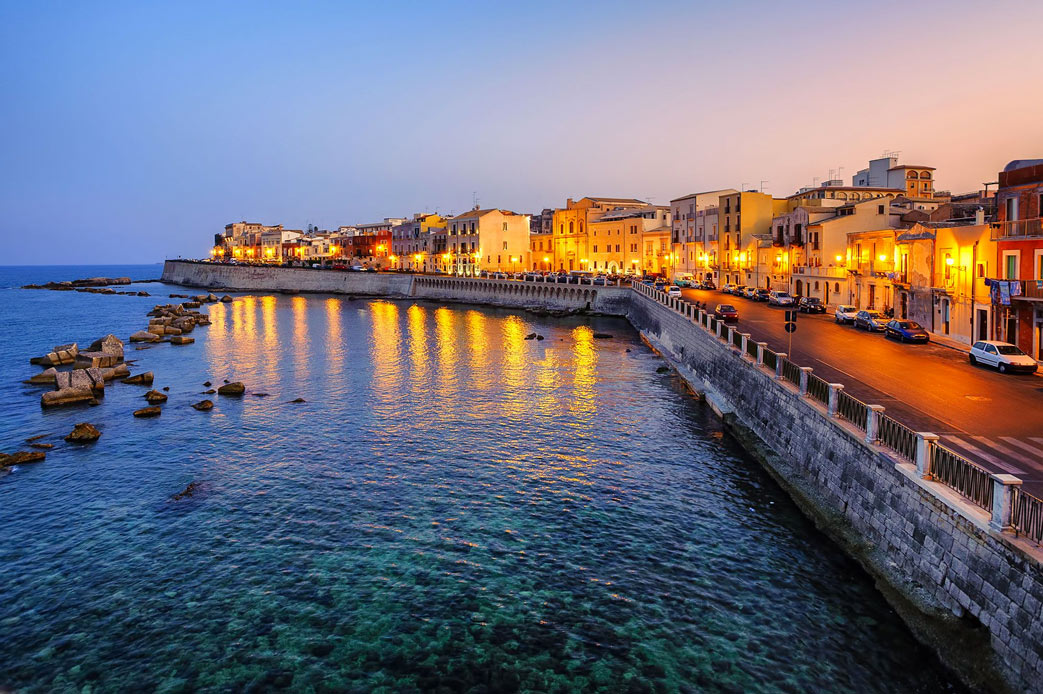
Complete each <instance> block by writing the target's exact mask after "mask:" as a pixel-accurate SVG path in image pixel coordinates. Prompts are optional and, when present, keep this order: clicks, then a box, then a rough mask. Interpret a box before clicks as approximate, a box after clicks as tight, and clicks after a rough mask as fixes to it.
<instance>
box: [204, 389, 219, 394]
mask: <svg viewBox="0 0 1043 694" xmlns="http://www.w3.org/2000/svg"><path fill="white" fill-rule="evenodd" d="M216 392H217V391H216V390H214V389H213V388H211V389H210V390H204V391H203V395H213V394H214V393H216Z"/></svg>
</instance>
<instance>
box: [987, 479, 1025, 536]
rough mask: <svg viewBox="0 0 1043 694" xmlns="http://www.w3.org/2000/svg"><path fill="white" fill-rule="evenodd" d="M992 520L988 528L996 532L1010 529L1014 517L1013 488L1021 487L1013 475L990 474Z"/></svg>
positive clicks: (1019, 481) (1018, 480)
mask: <svg viewBox="0 0 1043 694" xmlns="http://www.w3.org/2000/svg"><path fill="white" fill-rule="evenodd" d="M989 476H990V477H991V478H992V519H991V520H989V527H990V528H992V529H993V530H995V531H996V532H1003V531H1004V530H1010V529H1011V519H1012V518H1013V516H1014V513H1013V511H1014V508H1013V506H1014V494H1013V492H1014V487H1017V486H1020V485H1021V480H1020V479H1018V478H1017V477H1015V476H1014V475H1006V474H992V475H989Z"/></svg>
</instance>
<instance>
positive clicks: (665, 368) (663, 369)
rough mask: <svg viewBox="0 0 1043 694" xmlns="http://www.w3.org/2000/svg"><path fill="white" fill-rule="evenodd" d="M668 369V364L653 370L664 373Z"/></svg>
mask: <svg viewBox="0 0 1043 694" xmlns="http://www.w3.org/2000/svg"><path fill="white" fill-rule="evenodd" d="M669 370H670V367H669V366H660V367H659V368H658V369H656V370H655V372H656V373H657V374H665V373H666V372H667V371H669Z"/></svg>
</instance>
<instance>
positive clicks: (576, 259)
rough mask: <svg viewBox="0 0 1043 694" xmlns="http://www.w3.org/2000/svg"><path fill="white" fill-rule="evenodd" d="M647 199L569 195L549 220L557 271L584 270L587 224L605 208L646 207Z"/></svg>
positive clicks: (587, 240) (587, 233)
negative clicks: (575, 197)
mask: <svg viewBox="0 0 1043 694" xmlns="http://www.w3.org/2000/svg"><path fill="white" fill-rule="evenodd" d="M647 206H648V203H647V202H644V201H642V200H637V199H635V198H602V197H584V198H580V199H579V200H573V199H572V198H569V199H568V200H567V201H566V203H565V207H564V208H559V209H556V210H554V215H553V219H552V222H551V229H552V232H551V236H552V243H553V248H552V253H551V254H549V255H548V256H547V257H551V258H552V260H553V262H554V264H555V265H554V267H555V269H557V270H559V271H566V272H568V271H571V270H586V269H589V268H587V267H584V263H583V262H581V261H583V260H584V259H586V260H587V264H590V263H591V262H592V261H591V258H590V254H591V243H590V236H589V230H590V224H591V222H593V221H596V220H597V219H600V218H601V216H602V215H604V214H605V213H606V212H610V211H612V210H620V209H627V208H634V207H647Z"/></svg>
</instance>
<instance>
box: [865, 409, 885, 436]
mask: <svg viewBox="0 0 1043 694" xmlns="http://www.w3.org/2000/svg"><path fill="white" fill-rule="evenodd" d="M866 408H867V409H866V443H876V441H877V436H876V432H877V427H878V426H879V424H880V419H879V418H878V417H877V415H878V414H879V413H881V412H883V411H884V406H883V405H866Z"/></svg>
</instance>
